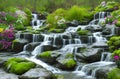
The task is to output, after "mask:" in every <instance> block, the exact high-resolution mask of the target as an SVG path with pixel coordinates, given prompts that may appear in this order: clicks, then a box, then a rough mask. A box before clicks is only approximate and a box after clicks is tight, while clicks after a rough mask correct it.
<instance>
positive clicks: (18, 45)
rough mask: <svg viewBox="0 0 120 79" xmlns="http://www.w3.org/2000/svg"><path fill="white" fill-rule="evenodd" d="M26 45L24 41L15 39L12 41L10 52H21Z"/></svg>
mask: <svg viewBox="0 0 120 79" xmlns="http://www.w3.org/2000/svg"><path fill="white" fill-rule="evenodd" d="M27 43H28V41H27V40H25V39H16V40H14V41H13V44H12V50H13V51H14V52H16V53H19V52H21V51H23V48H24V45H26V44H27Z"/></svg>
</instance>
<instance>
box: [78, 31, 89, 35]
mask: <svg viewBox="0 0 120 79" xmlns="http://www.w3.org/2000/svg"><path fill="white" fill-rule="evenodd" d="M88 32H89V31H88V30H78V31H77V33H78V34H79V35H87V34H88Z"/></svg>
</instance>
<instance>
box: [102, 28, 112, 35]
mask: <svg viewBox="0 0 120 79" xmlns="http://www.w3.org/2000/svg"><path fill="white" fill-rule="evenodd" d="M110 34H111V29H109V28H104V29H103V31H102V35H110Z"/></svg>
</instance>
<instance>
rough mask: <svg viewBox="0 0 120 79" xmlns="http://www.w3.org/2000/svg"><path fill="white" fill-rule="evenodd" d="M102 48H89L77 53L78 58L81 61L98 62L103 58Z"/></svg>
mask: <svg viewBox="0 0 120 79" xmlns="http://www.w3.org/2000/svg"><path fill="white" fill-rule="evenodd" d="M101 53H102V49H99V48H96V49H95V48H89V49H86V50H84V51H83V52H79V53H76V54H75V55H76V58H77V60H78V61H81V62H88V63H91V62H96V61H99V60H100V58H101Z"/></svg>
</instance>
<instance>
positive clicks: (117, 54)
mask: <svg viewBox="0 0 120 79" xmlns="http://www.w3.org/2000/svg"><path fill="white" fill-rule="evenodd" d="M112 58H113V59H114V61H115V62H116V64H117V67H118V68H120V50H115V51H114V52H113V53H112Z"/></svg>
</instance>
